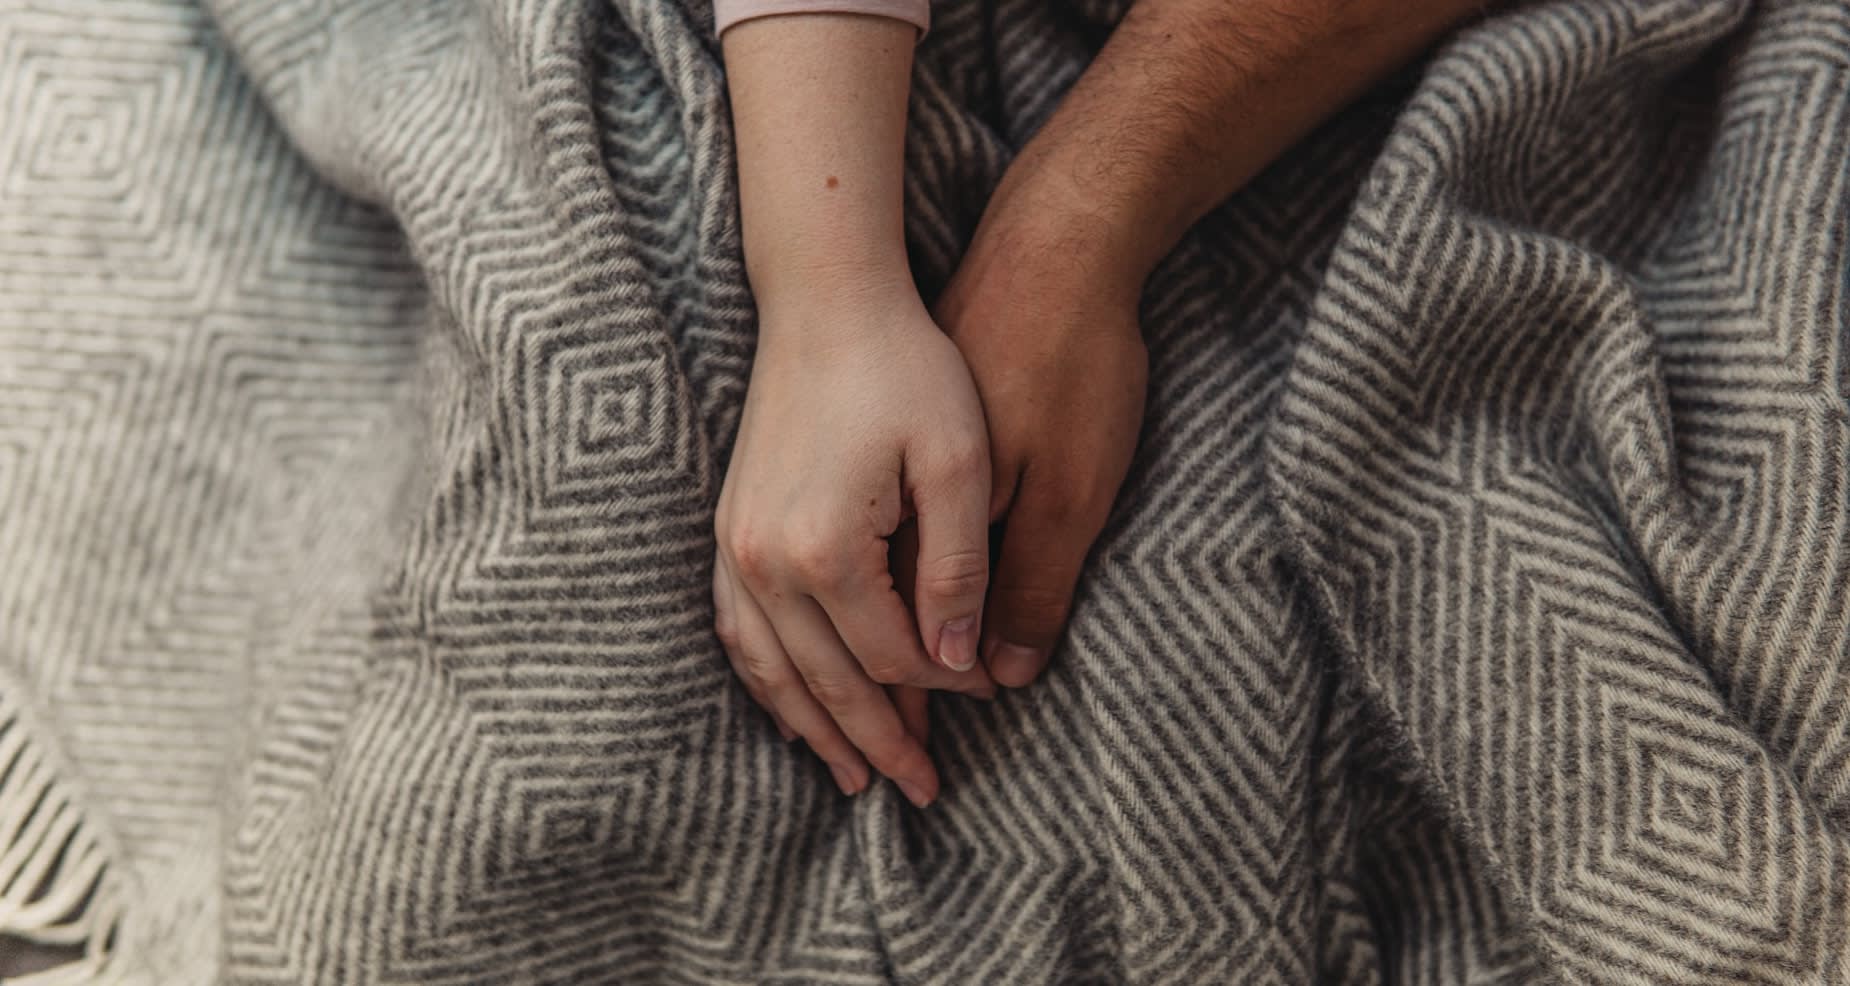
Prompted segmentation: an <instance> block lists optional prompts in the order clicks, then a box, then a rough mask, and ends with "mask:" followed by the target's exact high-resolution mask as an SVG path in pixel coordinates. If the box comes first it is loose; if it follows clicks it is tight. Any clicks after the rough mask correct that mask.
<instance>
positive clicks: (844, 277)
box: [749, 260, 924, 341]
mask: <svg viewBox="0 0 1850 986" xmlns="http://www.w3.org/2000/svg"><path fill="white" fill-rule="evenodd" d="M749 276H750V277H751V279H752V295H753V297H754V299H755V300H756V302H757V305H758V323H759V332H760V334H761V335H765V336H779V335H789V334H799V333H800V334H802V335H804V336H806V337H810V338H815V339H819V340H822V341H830V340H831V338H832V337H834V336H836V335H838V334H840V333H855V334H861V333H865V332H867V331H868V330H869V327H870V326H879V325H883V324H894V325H913V324H916V322H917V320H916V319H908V318H897V317H895V316H896V315H897V314H899V313H908V314H910V313H914V312H922V311H923V310H924V302H923V301H921V300H920V299H919V293H918V287H917V285H915V284H914V283H913V281H912V274H911V271H910V270H909V269H907V268H906V267H905V265H904V264H903V263H900V264H898V265H893V264H887V263H872V262H860V261H853V260H844V261H842V262H839V263H823V264H818V265H814V266H809V267H806V268H801V269H799V268H796V267H792V266H789V265H780V266H779V267H778V268H777V272H776V274H775V276H771V277H767V278H766V279H765V281H764V282H762V283H761V281H760V275H759V274H757V273H752V274H751V275H749Z"/></svg>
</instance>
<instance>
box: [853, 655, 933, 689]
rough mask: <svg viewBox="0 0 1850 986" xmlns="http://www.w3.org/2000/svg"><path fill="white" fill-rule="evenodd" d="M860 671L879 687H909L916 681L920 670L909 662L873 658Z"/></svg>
mask: <svg viewBox="0 0 1850 986" xmlns="http://www.w3.org/2000/svg"><path fill="white" fill-rule="evenodd" d="M862 670H864V671H866V672H867V676H868V677H869V678H872V679H873V680H874V682H875V683H876V684H881V685H910V684H913V683H914V682H916V681H917V679H918V676H919V671H920V669H919V668H918V667H917V666H916V665H914V664H913V663H912V662H911V661H907V660H901V659H895V658H875V659H873V660H870V661H867V662H866V663H864V664H863V665H862Z"/></svg>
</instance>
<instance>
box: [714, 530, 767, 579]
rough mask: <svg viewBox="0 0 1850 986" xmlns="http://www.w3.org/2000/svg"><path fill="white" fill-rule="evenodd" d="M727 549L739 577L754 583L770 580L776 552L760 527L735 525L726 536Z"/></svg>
mask: <svg viewBox="0 0 1850 986" xmlns="http://www.w3.org/2000/svg"><path fill="white" fill-rule="evenodd" d="M725 544H726V550H727V552H728V553H730V554H731V555H732V564H733V568H735V569H736V570H737V571H738V573H739V578H741V579H744V580H745V581H746V582H748V583H751V584H753V585H762V584H764V583H765V582H767V581H769V580H770V578H771V574H772V571H773V569H774V568H775V563H774V561H773V558H774V557H775V552H774V551H773V550H772V549H771V546H770V545H769V544H768V543H767V542H766V540H765V537H764V534H763V532H762V531H760V530H759V529H758V528H755V527H750V526H743V525H741V526H737V527H734V528H733V529H732V531H731V533H730V534H729V535H727V537H726V541H725Z"/></svg>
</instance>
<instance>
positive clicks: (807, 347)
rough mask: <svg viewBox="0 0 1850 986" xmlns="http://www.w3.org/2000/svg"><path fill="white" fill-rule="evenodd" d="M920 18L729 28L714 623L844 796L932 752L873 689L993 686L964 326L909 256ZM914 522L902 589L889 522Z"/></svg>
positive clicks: (929, 796) (984, 500)
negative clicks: (727, 388) (726, 321)
mask: <svg viewBox="0 0 1850 986" xmlns="http://www.w3.org/2000/svg"><path fill="white" fill-rule="evenodd" d="M915 41H916V32H915V31H914V29H913V28H912V27H911V26H909V25H906V24H904V23H901V22H898V21H894V20H890V19H885V18H878V17H863V16H852V15H803V16H797V17H772V18H763V19H760V20H754V21H748V22H746V23H744V24H741V25H739V26H738V27H735V28H733V29H732V30H729V31H727V32H726V36H725V39H724V49H725V58H726V66H727V72H728V76H729V78H730V82H731V86H732V99H733V116H734V121H735V128H736V131H737V140H738V155H739V198H740V219H741V223H742V232H743V234H744V243H745V260H746V269H747V276H748V277H749V278H750V280H751V285H752V292H753V294H754V296H755V298H756V300H757V303H758V311H759V337H758V352H757V355H756V359H755V361H754V364H753V367H752V377H751V381H750V384H749V386H748V388H747V393H746V399H745V409H744V414H743V416H742V419H741V422H740V426H739V436H738V441H737V444H736V445H735V447H734V450H733V455H732V462H731V465H730V467H729V468H728V470H727V474H726V481H725V484H724V486H723V487H722V490H721V493H720V500H719V505H718V510H717V514H716V518H715V524H716V533H717V536H718V545H719V550H718V557H717V558H716V560H715V565H714V601H715V607H716V614H717V619H716V623H717V626H716V630H717V632H718V635H719V638H720V640H721V642H722V643H723V644H724V645H725V648H726V652H727V654H728V656H729V657H730V658H731V660H732V662H733V666H734V668H735V669H736V670H737V671H738V673H739V676H740V678H741V680H742V681H744V682H745V685H746V688H747V689H748V690H749V691H750V692H751V693H752V695H753V697H754V698H756V699H757V700H758V701H759V703H760V704H762V705H764V706H765V707H766V708H767V709H769V710H770V711H771V713H772V715H773V716H774V717H775V718H776V720H777V722H778V726H779V729H780V731H782V732H783V734H784V735H785V737H786V738H791V737H794V736H801V737H802V738H803V739H804V740H805V741H807V742H808V744H809V746H810V749H812V750H814V751H815V752H816V753H817V755H819V756H821V757H822V759H823V760H825V761H827V762H828V764H829V767H830V770H831V772H832V773H833V774H834V776H835V779H836V782H837V783H838V784H839V785H840V787H841V789H842V790H843V791H844V792H846V793H849V794H853V793H856V792H858V791H860V790H862V789H864V788H865V787H866V786H867V784H868V783H869V780H870V775H869V765H870V764H871V766H872V768H873V769H876V770H878V771H879V772H880V773H882V774H884V775H885V776H887V777H890V778H892V779H893V780H894V781H895V782H896V783H898V785H899V787H900V789H901V790H902V791H903V792H904V793H905V795H906V797H907V798H908V799H910V800H911V801H912V802H913V803H914V804H917V805H920V806H924V805H926V804H929V803H930V802H931V801H932V800H933V799H934V798H936V797H937V794H938V776H937V771H936V770H935V769H934V767H933V766H932V763H931V760H930V758H929V757H927V756H926V753H925V748H924V745H923V744H922V743H921V741H920V739H919V737H918V735H916V730H915V729H909V728H908V724H907V722H906V721H905V720H904V719H902V717H901V716H900V714H899V712H898V710H897V709H896V708H895V706H894V703H893V702H892V700H891V698H890V697H889V694H888V692H887V691H886V690H885V688H886V686H897V685H907V686H915V687H920V688H932V689H955V690H958V691H963V692H967V693H971V694H976V695H990V694H993V692H994V685H993V684H992V683H991V682H990V680H989V678H988V676H987V675H986V674H985V673H984V672H983V670H982V669H981V667H980V666H979V665H978V662H977V642H978V630H979V627H980V625H981V623H980V621H981V617H982V606H983V598H984V592H985V589H986V588H987V585H988V578H989V550H988V536H987V522H988V506H989V452H988V446H987V442H986V440H985V430H984V426H983V415H982V406H981V404H980V403H979V402H978V399H977V394H976V387H975V384H974V382H973V381H972V380H971V377H970V371H969V369H968V368H967V367H966V366H965V364H964V361H963V358H962V356H961V355H959V353H958V351H957V347H956V346H955V345H954V344H953V343H952V342H951V340H950V338H949V337H948V336H946V335H945V334H944V332H943V331H941V330H940V329H939V327H938V326H937V324H936V323H935V322H933V321H932V318H931V316H930V314H929V313H928V312H927V311H926V308H925V304H924V302H923V301H921V300H920V299H919V295H918V291H917V289H916V288H915V287H914V286H913V283H912V280H911V275H910V273H909V271H908V269H907V266H906V256H905V248H904V239H903V229H902V227H901V221H902V220H901V167H902V160H901V154H902V139H903V136H904V129H905V113H906V92H907V86H908V79H909V76H910V73H911V59H912V49H913V46H914V44H915ZM907 520H912V521H914V522H915V524H916V526H917V529H918V531H919V545H918V551H917V563H916V566H915V567H913V568H912V569H911V570H909V571H908V573H907V575H908V577H909V578H911V579H913V580H915V581H916V584H917V588H916V596H915V597H914V599H913V600H912V607H911V609H908V606H907V603H906V602H905V601H904V600H902V599H901V597H900V595H899V594H898V592H897V587H896V585H895V583H894V580H893V578H892V577H891V575H890V574H889V558H888V542H887V538H888V537H889V536H891V535H892V534H893V533H894V532H895V531H896V530H897V529H898V528H899V526H900V524H901V523H902V522H904V521H907Z"/></svg>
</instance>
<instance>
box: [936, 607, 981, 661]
mask: <svg viewBox="0 0 1850 986" xmlns="http://www.w3.org/2000/svg"><path fill="white" fill-rule="evenodd" d="M938 660H940V661H942V662H944V666H945V667H947V668H950V669H951V670H952V671H968V670H970V669H971V668H974V667H976V617H974V616H965V617H962V618H960V619H955V620H950V621H947V622H946V623H945V624H944V626H943V627H942V628H940V629H939V630H938Z"/></svg>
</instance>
